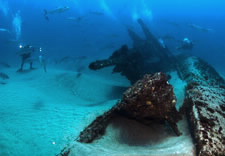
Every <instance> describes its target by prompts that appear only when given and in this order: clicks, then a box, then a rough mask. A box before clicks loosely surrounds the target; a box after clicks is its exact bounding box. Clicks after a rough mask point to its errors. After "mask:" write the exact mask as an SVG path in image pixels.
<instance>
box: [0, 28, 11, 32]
mask: <svg viewBox="0 0 225 156" xmlns="http://www.w3.org/2000/svg"><path fill="white" fill-rule="evenodd" d="M0 31H1V32H8V33H9V30H8V29H5V28H0Z"/></svg>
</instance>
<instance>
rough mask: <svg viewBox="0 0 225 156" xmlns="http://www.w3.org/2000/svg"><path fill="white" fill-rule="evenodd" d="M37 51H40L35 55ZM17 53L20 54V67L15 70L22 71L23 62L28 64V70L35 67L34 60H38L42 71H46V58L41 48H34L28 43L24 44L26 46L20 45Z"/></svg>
mask: <svg viewBox="0 0 225 156" xmlns="http://www.w3.org/2000/svg"><path fill="white" fill-rule="evenodd" d="M37 51H39V52H40V53H39V54H36V55H35V53H36V52H37ZM18 54H19V55H20V56H21V66H20V69H18V70H17V72H23V67H24V64H25V63H29V64H30V70H32V69H35V68H33V62H34V61H39V63H40V64H41V66H42V67H43V68H44V71H45V72H47V70H46V59H45V57H44V55H43V53H42V49H41V48H37V47H36V48H35V47H33V46H30V45H26V46H22V45H20V51H19V52H18Z"/></svg>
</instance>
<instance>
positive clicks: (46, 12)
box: [44, 9, 49, 21]
mask: <svg viewBox="0 0 225 156" xmlns="http://www.w3.org/2000/svg"><path fill="white" fill-rule="evenodd" d="M44 17H45V19H46V20H47V21H49V18H48V11H47V10H46V9H44Z"/></svg>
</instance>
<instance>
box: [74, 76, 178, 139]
mask: <svg viewBox="0 0 225 156" xmlns="http://www.w3.org/2000/svg"><path fill="white" fill-rule="evenodd" d="M167 80H168V78H167V75H166V74H164V73H156V74H154V75H153V76H152V75H145V76H144V78H143V79H142V80H139V81H137V82H136V83H135V84H134V85H133V86H132V87H130V88H129V89H128V90H127V91H125V93H124V95H123V98H122V100H121V101H119V102H118V103H117V104H116V105H115V106H114V107H113V108H112V109H110V110H109V111H108V112H105V113H104V114H103V115H101V116H99V117H97V118H96V119H95V120H94V121H93V122H92V123H91V124H90V125H89V126H87V127H86V128H85V129H84V131H82V132H81V133H80V135H79V137H78V139H77V140H78V141H79V142H84V143H90V142H92V141H94V140H95V139H96V138H99V137H101V136H102V135H103V134H104V132H105V129H106V127H107V125H108V124H109V122H110V120H111V119H112V118H113V117H114V116H115V115H117V114H120V115H123V116H126V117H129V118H132V119H134V120H137V121H138V122H141V123H144V124H148V123H149V122H168V123H169V125H170V126H171V128H172V129H173V130H174V132H175V133H176V135H178V136H179V135H181V133H180V131H179V130H178V128H177V124H176V123H177V122H178V121H179V120H180V119H181V116H180V114H179V113H178V111H177V110H176V108H175V104H176V97H175V95H174V92H173V87H172V86H171V85H170V84H169V83H168V81H167Z"/></svg>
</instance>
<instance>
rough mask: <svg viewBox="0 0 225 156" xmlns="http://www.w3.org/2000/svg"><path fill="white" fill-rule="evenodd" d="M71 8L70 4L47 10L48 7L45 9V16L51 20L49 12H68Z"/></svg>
mask: <svg viewBox="0 0 225 156" xmlns="http://www.w3.org/2000/svg"><path fill="white" fill-rule="evenodd" d="M69 9H70V7H68V6H65V7H58V8H56V9H53V10H50V11H47V10H46V9H44V17H45V19H46V20H47V21H49V18H48V15H49V14H57V13H63V12H66V11H68V10H69Z"/></svg>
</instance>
